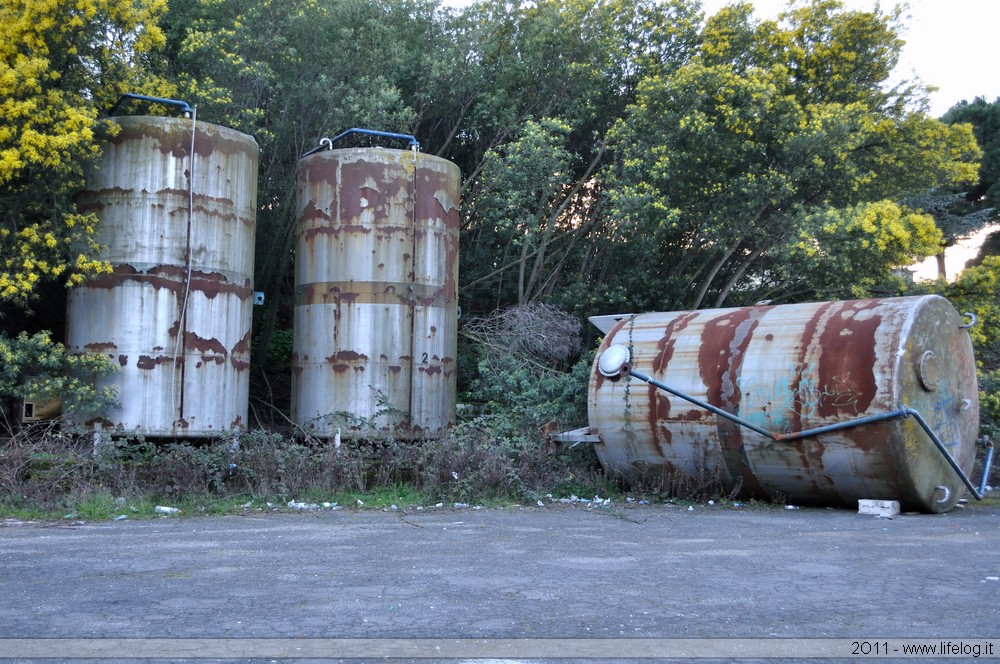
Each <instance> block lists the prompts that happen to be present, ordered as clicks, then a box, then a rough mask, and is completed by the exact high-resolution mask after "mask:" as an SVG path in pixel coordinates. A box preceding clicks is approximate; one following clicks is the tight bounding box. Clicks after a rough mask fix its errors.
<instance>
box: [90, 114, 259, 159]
mask: <svg viewBox="0 0 1000 664" xmlns="http://www.w3.org/2000/svg"><path fill="white" fill-rule="evenodd" d="M119 126H120V127H121V129H120V131H118V133H117V134H115V135H114V136H108V135H105V139H106V140H107V141H108V142H109V143H111V144H113V145H120V144H122V143H125V142H127V141H139V140H144V139H152V140H153V141H155V142H156V144H157V145H156V148H157V149H158V150H159V151H160V152H161V153H163V154H165V155H170V156H172V157H174V158H183V157H186V156H187V155H188V154H190V151H191V129H190V127H191V123H190V122H186V121H185V122H183V123H176V124H174V125H173V126H170V125H168V126H162V125H154V124H150V123H143V124H142V125H141V126H134V125H130V124H119ZM248 143H249V141H247V140H238V139H236V138H234V137H229V136H227V135H225V134H222V133H216V132H215V131H214V130H212V128H210V127H207V126H206V125H204V124H200V123H199V124H198V125H197V131H196V134H195V141H194V151H195V154H197V155H198V156H199V157H210V156H212V155H213V154H225V155H241V154H243V153H245V152H246V150H247V145H248Z"/></svg>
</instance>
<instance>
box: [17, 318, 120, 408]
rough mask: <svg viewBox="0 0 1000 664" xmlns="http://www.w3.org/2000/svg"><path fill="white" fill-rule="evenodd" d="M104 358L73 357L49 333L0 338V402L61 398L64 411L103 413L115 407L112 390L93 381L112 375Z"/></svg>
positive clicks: (110, 368) (114, 366) (109, 366)
mask: <svg viewBox="0 0 1000 664" xmlns="http://www.w3.org/2000/svg"><path fill="white" fill-rule="evenodd" d="M116 370H117V365H114V364H112V363H111V362H109V361H108V359H107V358H106V357H104V356H103V355H91V354H86V355H73V354H68V353H67V352H66V348H65V347H64V346H63V345H62V344H59V343H54V342H53V341H52V339H51V338H50V337H49V335H48V333H44V332H41V333H36V334H33V335H29V334H27V333H26V332H22V333H20V334H18V335H17V336H16V337H14V338H13V339H8V338H6V337H4V336H2V335H0V399H38V400H50V399H55V398H61V399H62V408H63V412H75V411H80V412H97V413H100V412H103V411H105V410H107V409H108V408H112V407H114V406H115V405H116V404H117V395H116V394H115V392H114V389H113V388H110V387H104V388H100V389H97V388H95V387H94V379H95V378H97V377H100V376H106V375H108V374H111V373H114V372H115V371H116Z"/></svg>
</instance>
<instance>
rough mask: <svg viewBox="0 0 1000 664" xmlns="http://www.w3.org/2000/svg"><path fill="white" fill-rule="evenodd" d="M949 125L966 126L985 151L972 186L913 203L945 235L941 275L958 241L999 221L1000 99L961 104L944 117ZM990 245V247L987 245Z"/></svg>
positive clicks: (938, 193)
mask: <svg viewBox="0 0 1000 664" xmlns="http://www.w3.org/2000/svg"><path fill="white" fill-rule="evenodd" d="M941 120H942V122H946V123H948V124H959V123H967V124H969V125H970V126H971V128H972V132H973V134H974V135H975V137H976V141H977V142H978V143H979V146H980V148H981V149H982V151H983V152H982V163H981V165H980V167H979V177H978V179H977V180H975V181H973V182H970V183H968V184H969V185H970V186H967V187H962V188H959V189H955V188H953V189H951V190H949V191H939V192H931V193H930V194H927V195H925V196H922V197H919V198H917V199H915V200H914V201H913V202H911V205H915V206H917V207H920V208H922V209H923V210H925V211H926V212H927V213H928V214H932V215H933V216H934V219H935V220H936V221H937V224H938V227H939V228H941V230H942V232H943V233H944V242H943V243H942V246H941V249H940V251H939V252H938V254H937V258H938V276H939V277H941V278H944V277H945V275H946V274H947V273H946V270H945V264H944V251H945V249H947V248H948V247H950V246H953V245H954V244H955V243H956V242H958V240H960V239H962V238H965V237H969V236H970V235H972V234H974V233H976V232H977V231H979V230H980V229H982V228H984V227H986V226H988V225H989V224H992V223H995V222H996V221H998V220H1000V212H998V207H1000V99H997V100H995V101H994V102H993V103H987V101H986V100H985V99H984V98H982V97H977V98H976V99H975V101H973V102H971V103H970V102H968V101H962V102H959V103H958V104H956V105H955V106H953V107H952V108H950V109H949V110H948V112H947V113H945V114H944V116H943V117H942V118H941ZM987 246H989V245H987Z"/></svg>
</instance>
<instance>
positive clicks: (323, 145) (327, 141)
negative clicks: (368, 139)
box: [302, 127, 420, 157]
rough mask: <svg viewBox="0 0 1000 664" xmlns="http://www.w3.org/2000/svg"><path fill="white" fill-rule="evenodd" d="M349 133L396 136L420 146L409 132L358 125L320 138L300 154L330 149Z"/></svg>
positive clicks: (385, 136) (412, 145) (409, 143)
mask: <svg viewBox="0 0 1000 664" xmlns="http://www.w3.org/2000/svg"><path fill="white" fill-rule="evenodd" d="M351 134H364V135H366V136H379V137H381V138H398V139H399V140H403V141H407V145H408V146H409V147H412V148H415V149H419V148H420V141H418V140H417V139H416V138H414V137H413V136H411V135H409V134H397V133H394V132H391V131H378V130H375V129H361V128H360V127H354V128H352V129H348V130H347V131H345V132H341V133H339V134H337V135H336V136H334V137H333V138H321V139H320V141H319V145H318V146H316V147H314V148H313V149H312V150H310V151H309V152H306V153H305V154H304V155H302V156H303V157H308V156H309V155H311V154H316V153H317V152H320V151H322V150H332V149H333V144H334V143H336V142H337V141H339V140H340V139H342V138H344V137H345V136H349V135H351Z"/></svg>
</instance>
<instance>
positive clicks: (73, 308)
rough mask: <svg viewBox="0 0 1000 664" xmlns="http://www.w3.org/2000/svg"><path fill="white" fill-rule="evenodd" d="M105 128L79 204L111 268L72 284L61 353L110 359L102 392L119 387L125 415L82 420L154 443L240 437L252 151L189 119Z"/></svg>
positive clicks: (240, 138) (245, 386) (252, 220)
mask: <svg viewBox="0 0 1000 664" xmlns="http://www.w3.org/2000/svg"><path fill="white" fill-rule="evenodd" d="M114 122H115V123H117V124H118V125H119V127H120V131H119V132H118V133H117V134H116V135H115V136H113V137H110V138H108V139H107V143H106V145H105V149H104V154H103V157H102V160H101V162H100V164H99V167H98V168H97V170H96V171H95V172H94V173H93V174H92V175H91V176H89V177H88V180H87V184H86V190H85V191H83V192H81V193H80V194H79V195H78V197H77V198H76V202H77V205H78V207H79V209H80V210H81V211H83V212H94V213H96V214H97V216H98V217H99V219H100V223H99V226H98V234H99V237H98V241H99V242H100V243H101V244H102V245H105V248H104V249H103V250H102V252H101V253H100V255H99V257H100V258H101V259H103V260H105V261H107V262H109V263H110V264H111V266H112V272H111V274H106V275H101V276H99V277H97V278H94V279H91V280H89V281H87V282H85V283H84V284H83V285H81V286H79V287H77V288H73V289H71V290H70V293H69V309H68V324H67V347H68V349H69V350H70V351H72V352H87V351H89V352H100V353H105V354H106V355H107V356H108V357H109V358H111V359H112V360H113V361H114V362H115V363H117V364H119V365H120V367H121V370H120V372H119V373H117V374H114V375H111V376H109V377H107V378H104V379H102V384H107V385H113V386H115V387H116V388H117V390H118V399H119V401H120V402H121V409H120V410H116V411H112V412H111V413H109V414H108V416H107V419H96V420H92V421H90V422H88V424H96V425H97V426H98V427H104V428H107V429H114V430H118V431H127V432H136V433H141V434H143V435H148V436H164V437H197V436H206V435H217V434H220V433H223V432H227V431H237V430H242V429H243V428H244V427H245V425H246V421H247V408H248V393H249V386H250V382H249V372H248V369H249V361H250V326H251V313H252V307H253V288H252V283H253V260H254V235H255V227H256V209H257V200H256V199H257V163H258V152H259V150H258V147H257V143H256V141H254V139H253V138H252V137H250V136H247V135H245V134H242V133H240V132H237V131H235V130H232V129H228V128H225V127H220V126H216V125H212V124H208V123H204V122H195V121H194V120H192V119H186V118H170V117H151V116H132V117H118V118H114ZM192 148H193V151H192ZM83 419H85V418H82V419H80V420H79V421H81V422H82V421H83Z"/></svg>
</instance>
